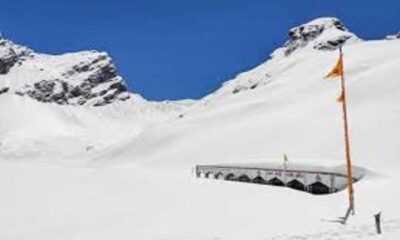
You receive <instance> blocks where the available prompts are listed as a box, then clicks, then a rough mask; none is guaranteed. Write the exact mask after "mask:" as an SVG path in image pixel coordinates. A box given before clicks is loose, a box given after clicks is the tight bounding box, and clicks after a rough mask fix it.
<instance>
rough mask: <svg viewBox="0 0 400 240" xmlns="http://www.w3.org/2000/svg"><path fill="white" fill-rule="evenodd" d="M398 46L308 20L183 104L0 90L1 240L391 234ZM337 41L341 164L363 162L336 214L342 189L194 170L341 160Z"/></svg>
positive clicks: (394, 225)
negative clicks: (201, 175)
mask: <svg viewBox="0 0 400 240" xmlns="http://www.w3.org/2000/svg"><path fill="white" fill-rule="evenodd" d="M399 43H400V42H399V40H397V39H394V40H374V41H371V40H369V41H363V40H361V39H359V38H358V37H357V36H356V35H355V34H353V33H350V32H349V31H348V30H347V29H346V28H345V27H344V25H343V24H342V23H341V22H340V21H338V20H337V19H333V18H321V19H316V20H314V21H312V22H309V23H307V24H304V25H302V26H299V27H296V28H293V29H291V30H290V32H289V40H288V42H287V43H286V44H285V45H284V46H283V47H282V48H280V49H277V50H276V51H275V52H274V53H273V54H272V55H271V58H270V59H269V60H268V61H266V62H265V63H263V64H261V65H260V66H258V67H256V68H255V69H252V70H250V71H248V72H245V73H242V74H239V75H238V76H237V77H236V78H235V79H232V80H230V81H228V82H226V83H225V84H224V85H223V86H222V87H221V88H220V89H219V90H218V91H216V92H215V93H213V94H211V95H209V96H206V97H204V98H203V99H201V100H198V101H195V102H191V101H184V102H178V103H174V102H172V103H154V102H148V101H146V100H143V99H142V98H140V97H139V96H136V95H132V96H134V97H132V96H131V98H130V100H128V101H123V102H115V103H112V104H109V105H107V106H101V107H93V106H69V105H68V106H60V105H57V104H55V103H41V102H37V101H35V100H32V99H31V98H28V97H27V96H19V95H12V94H9V93H5V94H0V109H2V112H3V114H2V115H0V142H1V145H0V158H1V159H2V161H1V162H0V189H2V192H3V194H4V197H1V198H0V212H1V213H2V214H1V215H0V226H1V227H0V238H1V239H96V240H98V239H174V240H178V239H202V240H204V239H230V240H232V239H397V238H400V207H398V201H399V199H400V189H399V188H398V187H397V184H398V182H399V181H400V177H398V175H399V174H398V172H399V171H400V165H399V163H398V160H397V155H398V153H399V150H398V149H400V143H399V141H398V137H399V136H400V124H399V122H400V107H399V106H398V102H399V101H400V85H399V80H398V76H399V68H398V66H399V65H400V44H399ZM342 45H343V51H344V64H345V74H346V76H345V77H346V81H347V89H348V104H349V106H348V108H349V109H348V110H349V122H350V132H351V147H352V156H353V161H354V164H355V165H357V166H360V167H363V168H365V169H367V170H368V172H367V175H366V177H365V178H363V180H362V181H360V182H358V183H357V184H356V185H355V191H356V193H355V199H356V213H357V214H356V215H355V216H353V217H351V218H350V221H349V224H348V225H346V226H342V225H340V224H337V223H333V222H331V221H330V220H334V219H336V218H337V217H339V216H342V215H343V214H344V212H345V210H346V207H347V195H346V191H342V192H339V193H336V194H331V195H325V196H313V195H310V194H307V193H305V192H298V191H294V190H291V189H288V188H280V187H273V186H264V185H254V184H241V183H234V182H224V181H212V180H203V179H196V178H195V177H194V175H193V173H192V172H191V171H192V167H193V166H194V165H196V164H204V163H209V164H217V163H233V162H235V163H253V162H263V161H273V162H275V163H280V162H281V161H282V155H283V154H284V153H286V154H288V156H289V164H290V163H292V162H293V163H296V164H302V163H306V164H318V165H331V164H344V162H345V160H344V147H343V146H344V144H343V129H342V116H341V111H340V105H339V103H338V102H336V98H337V97H338V96H339V92H340V91H339V87H340V85H339V84H340V83H339V81H335V80H327V79H324V76H326V74H327V73H328V72H329V71H330V70H331V69H332V67H333V66H334V64H335V63H336V60H337V58H338V50H337V49H338V47H339V46H342ZM12 70H13V69H12V68H11V71H12ZM11 80H12V79H8V81H11ZM17 160H18V161H17ZM49 163H51V164H49ZM60 163H63V164H62V165H61V164H60ZM69 163H74V164H73V165H69ZM379 211H382V212H383V232H384V234H383V235H382V236H380V237H378V236H376V235H375V234H374V231H375V229H374V222H373V216H372V215H373V214H375V213H377V212H379Z"/></svg>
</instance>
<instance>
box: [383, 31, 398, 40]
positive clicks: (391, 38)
mask: <svg viewBox="0 0 400 240" xmlns="http://www.w3.org/2000/svg"><path fill="white" fill-rule="evenodd" d="M385 39H386V40H398V39H400V32H399V33H397V34H394V35H388V36H386V38H385Z"/></svg>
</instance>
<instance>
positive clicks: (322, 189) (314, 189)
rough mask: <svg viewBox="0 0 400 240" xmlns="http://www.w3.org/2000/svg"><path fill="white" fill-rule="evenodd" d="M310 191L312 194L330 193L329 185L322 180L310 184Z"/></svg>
mask: <svg viewBox="0 0 400 240" xmlns="http://www.w3.org/2000/svg"><path fill="white" fill-rule="evenodd" d="M310 192H311V193H312V194H328V193H329V187H328V186H326V185H325V184H323V183H321V182H315V183H313V184H311V185H310Z"/></svg>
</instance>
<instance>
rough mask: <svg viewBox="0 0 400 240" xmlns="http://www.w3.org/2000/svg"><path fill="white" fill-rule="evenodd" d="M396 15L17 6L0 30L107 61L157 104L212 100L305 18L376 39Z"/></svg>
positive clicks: (267, 0)
mask: <svg viewBox="0 0 400 240" xmlns="http://www.w3.org/2000/svg"><path fill="white" fill-rule="evenodd" d="M399 13H400V1H398V0H379V1H376V0H363V1H361V0H336V1H323V0H303V1H300V0H279V1H278V0H276V1H273V0H197V1H194V0H163V1H162V0H147V1H135V0H131V1H122V0H114V1H105V0H68V1H63V2H61V1H54V0H41V1H32V0H30V1H25V0H19V1H4V2H2V4H1V8H0V30H2V32H3V34H4V35H5V36H6V37H8V38H11V39H12V40H13V41H15V42H17V43H21V44H25V45H28V46H29V47H31V48H33V49H35V50H36V51H39V52H46V53H53V54H57V53H63V52H71V51H78V50H87V49H98V50H103V51H107V52H109V54H110V55H111V56H112V57H113V58H114V60H115V62H116V65H117V67H118V69H119V71H120V73H121V75H122V76H123V77H124V78H125V79H126V81H127V82H128V85H129V88H130V89H131V90H132V91H134V92H138V93H140V94H141V95H143V96H144V97H145V98H147V99H152V100H164V99H182V98H200V97H202V96H204V95H206V94H207V93H210V92H212V91H213V90H215V89H217V88H218V87H219V86H220V85H221V83H222V82H223V81H226V80H228V79H230V78H232V77H234V76H235V75H236V74H237V73H240V72H242V71H244V70H247V69H250V68H252V67H254V66H256V65H258V64H259V63H261V62H263V61H264V60H266V59H267V58H268V55H269V54H270V53H271V51H272V50H273V49H275V48H277V47H279V46H281V45H282V44H283V43H284V41H285V40H286V35H287V30H288V29H289V28H291V27H293V26H296V25H298V24H301V23H303V22H306V21H309V20H311V19H313V18H316V17H321V16H334V17H338V18H340V19H341V20H342V21H343V22H344V23H345V24H346V26H347V27H348V28H350V29H351V30H352V31H353V32H355V33H356V34H358V35H359V36H360V37H362V38H365V39H379V38H383V37H384V36H385V35H387V34H390V33H395V32H398V31H400V14H399Z"/></svg>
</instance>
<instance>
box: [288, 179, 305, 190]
mask: <svg viewBox="0 0 400 240" xmlns="http://www.w3.org/2000/svg"><path fill="white" fill-rule="evenodd" d="M287 186H288V187H290V188H293V189H296V190H300V191H304V189H305V186H304V184H303V183H301V182H300V181H299V180H297V179H293V180H292V181H290V182H288V183H287Z"/></svg>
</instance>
